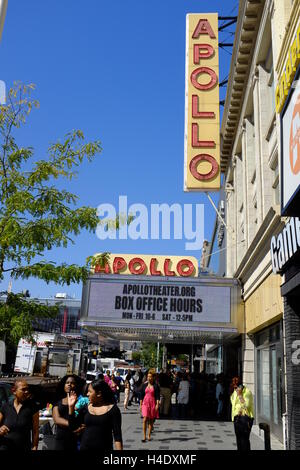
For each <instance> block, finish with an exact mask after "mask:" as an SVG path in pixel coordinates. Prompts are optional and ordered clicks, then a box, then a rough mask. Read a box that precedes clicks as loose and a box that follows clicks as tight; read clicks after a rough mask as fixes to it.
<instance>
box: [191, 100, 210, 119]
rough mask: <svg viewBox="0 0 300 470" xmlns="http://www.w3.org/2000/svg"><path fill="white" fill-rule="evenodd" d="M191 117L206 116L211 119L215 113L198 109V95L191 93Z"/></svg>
mask: <svg viewBox="0 0 300 470" xmlns="http://www.w3.org/2000/svg"><path fill="white" fill-rule="evenodd" d="M192 117H193V118H203V119H205V118H207V119H213V118H215V117H216V115H215V113H213V112H208V111H199V96H198V95H192Z"/></svg>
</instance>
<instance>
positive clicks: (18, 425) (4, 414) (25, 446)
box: [0, 379, 39, 452]
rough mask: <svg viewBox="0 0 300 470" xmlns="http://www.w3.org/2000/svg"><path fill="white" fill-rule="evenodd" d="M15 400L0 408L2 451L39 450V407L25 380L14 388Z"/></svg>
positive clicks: (0, 446)
mask: <svg viewBox="0 0 300 470" xmlns="http://www.w3.org/2000/svg"><path fill="white" fill-rule="evenodd" d="M12 392H13V395H14V400H13V401H11V402H10V401H9V402H7V403H4V404H3V405H2V407H1V408H0V450H7V451H11V452H14V451H21V452H23V451H28V450H37V448H38V444H39V413H38V410H39V408H38V405H37V404H36V403H35V402H34V400H33V399H32V395H31V393H30V391H29V385H28V383H27V381H26V380H25V379H17V380H16V381H15V383H14V385H13V387H12Z"/></svg>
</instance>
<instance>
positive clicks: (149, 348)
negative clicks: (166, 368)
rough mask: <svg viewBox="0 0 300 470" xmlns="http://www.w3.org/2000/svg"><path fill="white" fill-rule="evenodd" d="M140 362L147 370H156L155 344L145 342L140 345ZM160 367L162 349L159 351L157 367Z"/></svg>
mask: <svg viewBox="0 0 300 470" xmlns="http://www.w3.org/2000/svg"><path fill="white" fill-rule="evenodd" d="M140 353H141V360H142V362H143V365H144V367H146V368H147V369H149V368H153V369H156V366H157V343H154V342H150V341H145V342H143V343H142V349H141V351H140ZM161 365H162V347H161V348H160V350H159V360H158V367H159V368H161Z"/></svg>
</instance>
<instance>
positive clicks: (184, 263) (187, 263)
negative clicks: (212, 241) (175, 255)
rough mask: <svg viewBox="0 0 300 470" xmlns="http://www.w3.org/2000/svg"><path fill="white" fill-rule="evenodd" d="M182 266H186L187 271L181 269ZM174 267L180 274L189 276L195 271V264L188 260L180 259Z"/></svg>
mask: <svg viewBox="0 0 300 470" xmlns="http://www.w3.org/2000/svg"><path fill="white" fill-rule="evenodd" d="M184 266H188V270H187V271H184V270H183V267H184ZM176 269H177V272H178V274H179V275H180V276H191V275H192V274H193V272H194V271H195V266H194V265H193V263H192V262H191V261H190V260H188V259H182V260H180V261H179V262H178V263H177V267H176Z"/></svg>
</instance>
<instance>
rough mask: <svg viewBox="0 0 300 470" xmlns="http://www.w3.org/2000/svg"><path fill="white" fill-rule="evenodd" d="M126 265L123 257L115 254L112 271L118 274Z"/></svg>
mask: <svg viewBox="0 0 300 470" xmlns="http://www.w3.org/2000/svg"><path fill="white" fill-rule="evenodd" d="M125 267H126V261H125V259H124V258H120V257H119V256H117V257H116V258H115V259H114V262H113V271H114V274H120V271H121V269H123V268H125Z"/></svg>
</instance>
